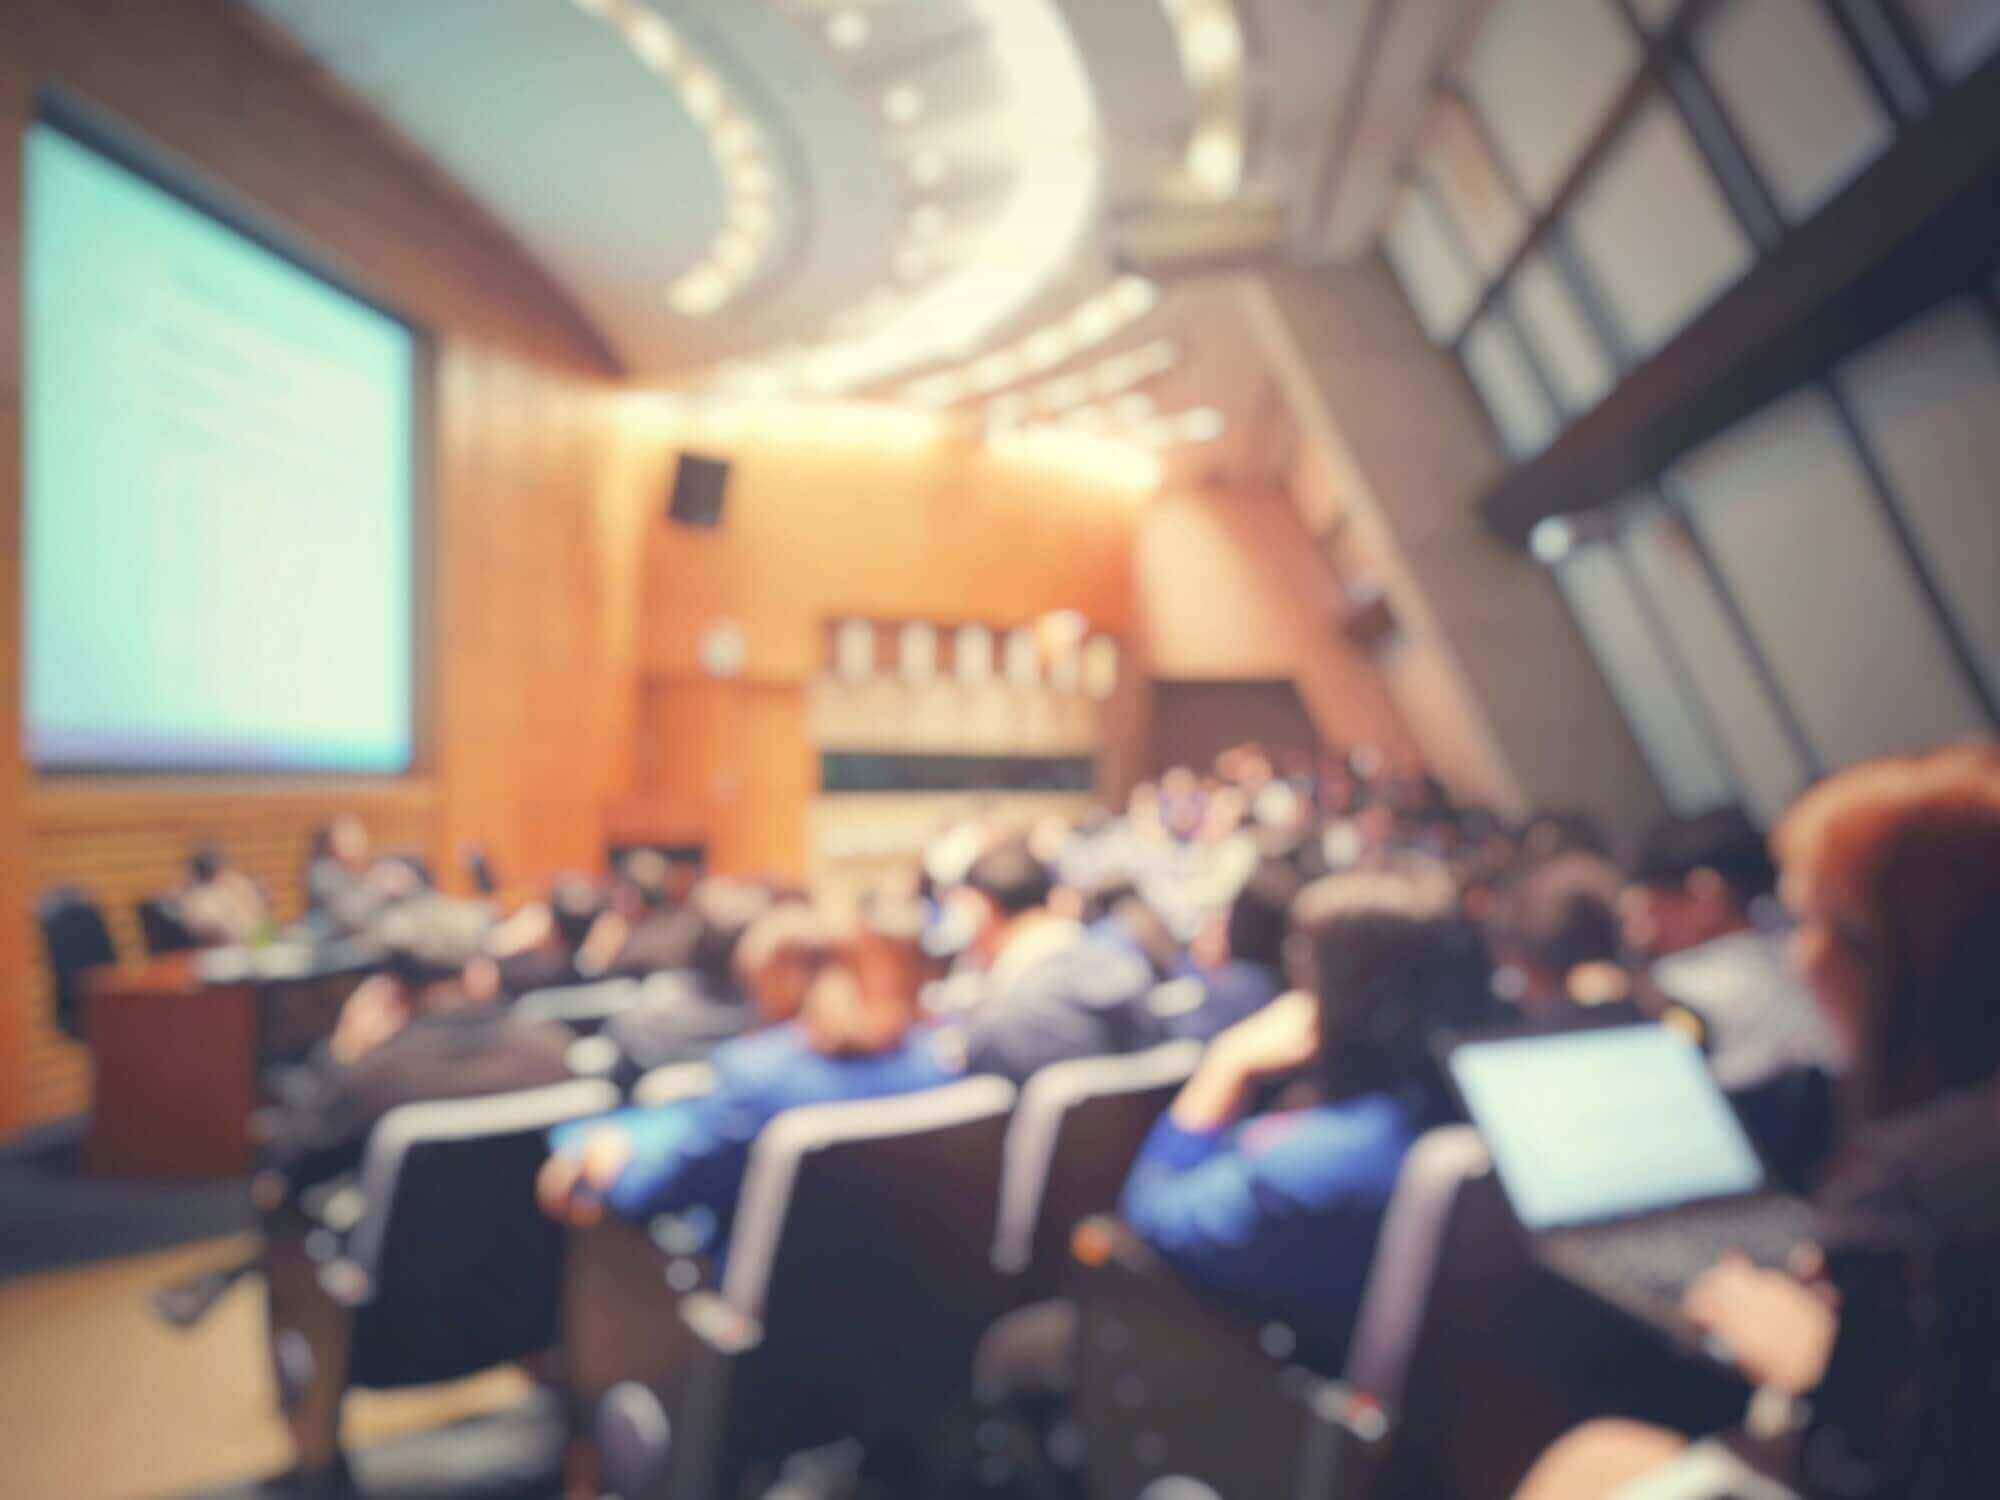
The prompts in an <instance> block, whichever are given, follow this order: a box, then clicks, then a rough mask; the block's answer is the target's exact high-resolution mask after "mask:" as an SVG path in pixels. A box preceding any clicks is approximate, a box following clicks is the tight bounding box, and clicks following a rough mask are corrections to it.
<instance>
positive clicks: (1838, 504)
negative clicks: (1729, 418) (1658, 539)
mask: <svg viewBox="0 0 2000 1500" xmlns="http://www.w3.org/2000/svg"><path fill="white" fill-rule="evenodd" d="M1673 477H1674V480H1675V483H1676V484H1677V485H1678V487H1679V488H1680V489H1681V490H1682V491H1683V492H1684V493H1685V494H1686V495H1687V497H1688V499H1689V502H1690V505H1691V508H1692V510H1693V513H1694V520H1695V524H1696V526H1697V527H1698V528H1699V529H1700V531H1701V534H1702V536H1703V538H1704V540H1705V541H1706V542H1707V544H1708V547H1709V551H1710V552H1711V554H1712V555H1713V556H1714V558H1715V560H1716V566H1717V568H1718V569H1719V571H1720V572H1721V573H1722V575H1723V576H1724V578H1725V579H1727V580H1728V586H1729V590H1730V592H1731V594H1732V595H1733V596H1734V597H1735V599H1736V601H1737V605H1738V607H1739V608H1740V609H1741V610H1742V612H1743V615H1744V618H1745V619H1746V621H1747V622H1748V623H1749V626H1750V629H1751V631H1752V633H1753V634H1754V635H1755V636H1756V638H1757V641H1758V643H1759V645H1760V646H1761V647H1762V648H1763V651H1764V654H1765V657H1766V659H1767V660H1768V661H1769V662H1770V664H1771V670H1772V671H1773V672H1774V673H1775V674H1776V675H1777V677H1778V680H1779V681H1780V682H1782V683H1783V684H1784V685H1785V693H1786V696H1787V697H1788V699H1789V700H1790V701H1791V703H1792V706H1793V707H1794V709H1795V710H1796V711H1797V713H1798V717H1799V721H1800V723H1801V725H1802V727H1803V728H1804V729H1805V731H1806V734H1807V735H1808V737H1809V738H1810V739H1811V740H1812V743H1813V747H1814V749H1815V750H1816V751H1817V752H1818V754H1819V757H1820V759H1821V760H1822V761H1823V762H1824V763H1826V764H1827V765H1828V766H1843V765H1848V764H1851V763H1853V762H1854V761H1858V760H1865V759H1867V758H1869V757H1870V756H1875V755H1885V754H1889V753H1891V752H1894V751H1900V750H1912V749H1918V748H1921V747H1923V746H1926V745H1933V744H1936V743H1938V742H1939V741H1941V740H1948V739H1954V738H1958V737H1960V736H1963V735H1966V734H1971V733H1976V732H1977V731H1979V730H1980V729H1982V728H1983V727H1985V726H1984V715H1983V714H1982V712H1981V710H1980V707H1979V704H1978V701H1977V700H1976V699H1975V698H1974V697H1973V696H1972V691H1971V689H1970V687H1969V686H1968V685H1967V683H1966V682H1965V680H1964V678H1963V677H1962V676H1961V675H1960V674H1959V671H1958V668H1957V664H1956V662H1955V661H1954V660H1953V658H1952V655H1951V652H1950V650H1949V648H1948V646H1947V644H1946V642H1945V639H1944V636H1943V634H1942V632H1941V630H1940V628H1939V626H1938V623H1937V620H1936V617H1935V616H1934V615H1932V614H1931V613H1930V612H1929V609H1928V607H1927V605H1926V604H1925V601H1924V597H1923V595H1922V592H1921V591H1920V589H1919V587H1918V585H1917V582H1916V579H1915V577H1914V576H1913V575H1912V573H1911V570H1910V568H1909V567H1908V564H1907V560H1906V557H1905V555H1904V553H1903V551H1902V550H1901V548H1900V547H1899V546H1898V544H1897V541H1896V538H1895V534H1894V532H1893V531H1892V530H1891V529H1890V526H1889V524H1888V522H1887V521H1886V520H1885V519H1884V517H1883V514H1882V510H1881V506H1880V503H1879V501H1878V500H1877V498H1876V496H1875V494H1874V492H1873V491H1872V489H1871V488H1870V485H1869V482H1868V476H1867V473H1866V471H1865V470H1864V469H1863V468H1862V466H1861V462H1860V459H1859V457H1858V456H1857V455H1856V453H1855V452H1854V449H1853V447H1852V446H1851V445H1850V444H1849V443H1848V441H1847V438H1846V435H1845V434H1844V433H1843V432H1842V430H1841V428H1840V425H1839V423H1838V421H1837V420H1836V418H1835V416H1834V413H1833V410H1832V407H1831V405H1830V404H1829V403H1828V401H1827V400H1826V398H1825V397H1824V396H1823V395H1821V394H1819V393H1818V392H1816V391H1804V392H1801V393H1800V394H1798V395H1795V396H1790V397H1787V398H1786V399H1785V400H1783V401H1780V402H1778V403H1777V404H1776V405H1774V406H1771V407H1768V408H1766V409H1765V410H1764V411H1763V412H1761V413H1760V414H1759V415H1757V416H1756V417H1754V418H1752V419H1751V420H1750V421H1747V422H1744V423H1742V424H1740V425H1738V426H1737V427H1735V428H1733V429H1732V430H1731V431H1729V432H1728V433H1726V434H1724V435H1723V436H1722V437H1720V438H1717V439H1716V440H1714V441H1713V442H1711V443H1709V444H1707V445H1706V446H1705V447H1703V448H1700V449H1698V450H1696V452H1695V453H1694V454H1692V455H1691V456H1690V457H1689V458H1687V459H1686V460H1684V461H1683V462H1682V464H1681V465H1680V466H1679V467H1678V468H1677V469H1676V470H1675V471H1674V476H1673Z"/></svg>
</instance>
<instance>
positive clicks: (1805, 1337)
mask: <svg viewBox="0 0 2000 1500" xmlns="http://www.w3.org/2000/svg"><path fill="white" fill-rule="evenodd" d="M1681 1307H1682V1310H1683V1311H1684V1312H1686V1314H1687V1315H1688V1317H1689V1319H1691V1320H1692V1321H1693V1322H1694V1324H1695V1326H1696V1327H1698V1328H1700V1329H1702V1330H1703V1331H1704V1332H1706V1333H1711V1334H1714V1335H1715V1336H1716V1337H1717V1338H1719V1339H1720V1340H1721V1341H1722V1342H1723V1343H1724V1344H1725V1345H1726V1346H1727V1347H1728V1349H1729V1352H1730V1355H1731V1356H1732V1357H1733V1358H1734V1359H1735V1361H1736V1363H1737V1365H1738V1367H1739V1368H1741V1369H1742V1371H1743V1373H1744V1374H1746V1375H1748V1376H1749V1377H1750V1378H1751V1379H1752V1380H1755V1381H1756V1382H1757V1383H1758V1384H1759V1385H1768V1386H1775V1387H1776V1388H1777V1389H1779V1390H1781V1391H1785V1392H1787V1393H1789V1394H1791V1395H1794V1396H1802V1395H1804V1394H1805V1393H1806V1392H1807V1391H1810V1390H1812V1389H1813V1388H1814V1387H1815V1386H1817V1385H1818V1384H1819V1383H1820V1380H1821V1379H1822V1378H1823V1377H1824V1376H1825V1374H1826V1363H1827V1359H1828V1358H1829V1357H1830V1356H1831V1355H1832V1353H1833V1338H1834V1334H1835V1333H1836V1332H1837V1331H1838V1330H1839V1327H1840V1314H1839V1309H1838V1304H1837V1302H1836V1300H1835V1298H1834V1295H1833V1292H1832V1289H1831V1288H1830V1287H1827V1286H1825V1285H1819V1286H1808V1285H1806V1284H1805V1283H1804V1282H1802V1281H1800V1280H1799V1279H1798V1278H1797V1277H1796V1276H1793V1275H1791V1274H1790V1273H1789V1272H1786V1271H1772V1270H1766V1269H1765V1268H1764V1267H1762V1266H1758V1265H1753V1264H1752V1263H1751V1262H1750V1261H1749V1260H1748V1259H1747V1258H1746V1257H1744V1256H1742V1255H1736V1254H1730V1255H1726V1256H1724V1257H1723V1258H1722V1259H1721V1260H1720V1261H1718V1262H1717V1263H1716V1264H1715V1265H1714V1266H1712V1267H1710V1268H1709V1269H1708V1270H1706V1271H1704V1272H1703V1273H1702V1274H1701V1275H1700V1276H1698V1277H1696V1278H1695V1281H1694V1284H1693V1285H1692V1286H1690V1287H1689V1288H1688V1290H1687V1295H1686V1296H1685V1297H1684V1298H1683V1299H1682V1302H1681Z"/></svg>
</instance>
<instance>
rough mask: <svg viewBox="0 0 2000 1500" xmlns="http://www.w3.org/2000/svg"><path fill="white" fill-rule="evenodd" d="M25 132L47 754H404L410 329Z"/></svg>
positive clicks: (113, 171) (29, 423) (35, 537)
mask: <svg viewBox="0 0 2000 1500" xmlns="http://www.w3.org/2000/svg"><path fill="white" fill-rule="evenodd" d="M24 149H25V168H26V200H27V201H26V265H25V270H24V276H23V292H24V297H23V316H24V318H25V338H26V368H25V377H26V383H25V401H24V421H25V426H26V431H25V443H26V470H25V476H24V477H25V481H26V501H25V513H26V526H27V535H26V580H25V591H26V619H25V633H26V644H25V654H26V683H25V699H26V701H25V705H24V707H25V720H26V739H27V750H28V754H29V756H30V758H31V759H32V760H33V762H34V763H35V764H36V765H38V766H40V767H43V768H45V769H52V770H77V769H92V770H106V771H131V770H169V769H172V770H206V771H315V772H322V771H323V772H333V771H338V772H396V771H403V770H406V769H408V767H409V764H410V735H411V677H412V670H413V668H412V662H413V649H412V619H413V614H414V611H413V600H412V587H413V582H412V560H411V546H412V533H413V513H414V512H413V491H414V474H415V466H414V462H413V454H412V444H413V441H414V438H413V428H414V411H415V395H416V392H415V378H416V340H415V335H414V333H413V332H412V331H411V329H410V328H409V327H408V326H406V325H405V324H403V323H401V322H399V321H397V320H396V319H394V318H392V317H390V316H388V315H387V314H385V313H383V312H381V311H379V310H378V309H376V308H374V307H372V306H370V305H369V304H368V303H366V302H364V301H362V300H360V299H359V298H357V297H354V296H352V295H350V294H348V293H346V292H344V291H341V290H340V289H339V288H337V287H336V286H334V285H333V284H332V283H331V282H329V281H326V280H324V279H322V278H321V277H319V276H316V275H314V274H313V273H311V272H309V271H306V270H304V269H302V268H301V267H299V266H298V265H296V264H294V263H293V262H292V261H290V260H289V259H287V258H285V257H284V256H282V255H279V254H277V253H275V252H273V251H271V250H268V249H266V248H264V247H263V246H262V245H260V244H258V243H257V242H256V241H254V240H252V239H250V238H249V237H247V236H246V235H244V234H242V233H239V232H238V231H236V230H235V229H232V228H230V227H229V226H227V225H225V224H224V223H222V222H221V221H220V220H218V219H216V218H214V217H212V216H210V215H209V214H206V213H204V212H202V211H201V210H199V209H197V208H195V207H193V206H192V205H191V204H190V203H189V202H188V201H186V200H184V199H182V198H181V197H179V196H176V195H175V194H173V193H170V192H168V191H166V190H165V189H163V188H161V187H160V186H158V185H156V184H155V183H154V182H152V181H150V180H149V179H147V178H146V177H144V176H141V175H140V174H138V173H136V172H134V171H131V170H129V169H128V168H126V167H124V166H121V165H119V164H118V163H117V162H116V161H114V160H112V159H111V158H110V157H108V156H106V155H103V154H101V153H100V152H98V151H96V150H94V149H92V148H91V147H90V146H87V145H85V144H83V143H82V141H80V140H79V139H78V138H77V137H76V136H73V135H71V134H69V133H67V132H66V131H64V130H63V129H60V128H58V127H57V126H56V125H54V124H52V123H51V122H49V121H47V120H43V121H39V122H37V123H36V124H35V125H34V126H32V127H31V128H30V130H29V132H28V134H27V136H26V142H25V148H24Z"/></svg>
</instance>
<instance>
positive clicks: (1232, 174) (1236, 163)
mask: <svg viewBox="0 0 2000 1500" xmlns="http://www.w3.org/2000/svg"><path fill="white" fill-rule="evenodd" d="M1187 169H1188V175H1189V176H1190V177H1192V178H1194V180H1195V183H1196V185H1197V186H1199V187H1200V188H1201V189H1202V190H1203V191H1204V192H1208V193H1212V194H1214V195H1215V196H1216V197H1218V198H1226V197H1228V196H1229V195H1230V194H1231V193H1234V192H1235V191H1236V189H1237V188H1238V187H1239V186H1241V185H1242V181H1243V137H1242V136H1240V135H1238V134H1237V133H1236V131H1235V130H1234V129H1232V128H1230V127H1227V126H1211V127H1208V128H1206V129H1203V130H1201V131H1199V132H1198V133H1197V134H1196V135H1195V138H1194V140H1193V142H1192V143H1191V144H1190V145H1189V146H1188V154H1187Z"/></svg>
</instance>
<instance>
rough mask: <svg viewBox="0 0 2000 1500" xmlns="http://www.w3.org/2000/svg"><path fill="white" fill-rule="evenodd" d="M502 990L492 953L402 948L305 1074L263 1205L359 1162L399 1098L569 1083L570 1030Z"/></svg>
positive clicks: (273, 1149) (267, 1160)
mask: <svg viewBox="0 0 2000 1500" xmlns="http://www.w3.org/2000/svg"><path fill="white" fill-rule="evenodd" d="M456 957H460V958H462V957H463V955H457V956H456ZM497 998H498V990H497V985H496V984H495V983H494V975H493V973H492V964H491V961H490V960H486V959H475V960H473V961H472V962H469V963H465V964H463V965H461V964H460V963H458V962H455V961H450V960H447V959H445V958H443V957H442V956H440V955H438V954H437V953H435V952H431V953H426V952H424V951H422V950H421V949H420V947H419V946H417V945H414V944H412V945H410V946H405V947H401V948H398V949H395V950H394V951H393V952H392V955H391V961H390V967H389V969H388V971H387V972H385V973H382V974H378V975H375V976H374V977H372V978H370V979H367V980H365V981H363V982H362V984H361V985H360V987H359V988H358V989H356V990H355V992H354V993H353V994H352V995H350V996H349V997H348V1000H347V1004H346V1005H345V1006H344V1007H343V1008H342V1010H341V1014H340V1021H339V1024H338V1026H337V1027H336V1028H335V1030H334V1033H333V1035H332V1037H331V1038H329V1039H328V1040H327V1041H326V1042H324V1043H322V1044H321V1046H320V1047H319V1048H317V1049H316V1050H315V1051H314V1053H313V1055H312V1057H311V1059H310V1060H309V1061H308V1063H307V1064H306V1065H305V1067H304V1068H303V1069H302V1070H300V1071H299V1073H297V1074H295V1075H294V1079H295V1083H296V1084H297V1086H296V1087H295V1088H294V1089H292V1090H289V1091H288V1096H287V1103H286V1105H285V1106H284V1107H283V1108H282V1109H281V1110H279V1111H278V1112H277V1114H276V1119H275V1125H274V1129H273V1131H272V1134H271V1136H270V1138H269V1140H268V1141H267V1143H266V1147H265V1151H264V1160H263V1165H264V1167H265V1168H266V1169H268V1171H267V1172H260V1173H259V1184H260V1186H259V1188H258V1197H259V1203H260V1206H261V1207H264V1208H266V1209H267V1210H269V1209H274V1208H276V1207H278V1206H280V1204H281V1202H282V1195H284V1194H287V1193H288V1194H290V1195H296V1194H298V1193H300V1192H302V1191H304V1190H305V1189H306V1188H308V1187H311V1186H313V1185H315V1184H317V1183H320V1182H324V1181H326V1180H327V1179H329V1178H332V1177H336V1176H339V1175H340V1174H342V1173H344V1172H350V1171H352V1170H354V1169H355V1168H356V1167H358V1166H359V1165H360V1164H361V1157H362V1154H363V1151H364V1149H365V1148H366V1146H367V1143H368V1133H369V1131H370V1130H372V1129H373V1128H374V1126H375V1122H376V1121H377V1120H379V1119H381V1118H382V1116H383V1115H385V1114H387V1113H388V1112H389V1111H390V1110H392V1109H394V1108H396V1107H397V1106H398V1105H401V1104H414V1103H417V1102H419V1101H422V1100H428V1099H463V1098H471V1097H474V1096H477V1095H481V1094H501V1093H508V1092H511V1091H513V1090H515V1089H526V1088H535V1087H538V1086H540V1085H543V1084H550V1083H561V1082H564V1081H565V1080H567V1079H568V1078H569V1076H570V1074H569V1069H568V1067H567V1066H566V1065H565V1062H564V1056H565V1053H566V1051H567V1049H568V1046H569V1041H570V1036H569V1033H568V1031H567V1030H565V1029H564V1028H563V1027H560V1026H537V1025H531V1024H527V1023H524V1022H521V1021H517V1020H515V1019H513V1018H512V1017H510V1016H509V1015H508V1014H507V1012H506V1011H505V1010H504V1009H502V1008H501V1007H500V1005H499V1004H497V1003H496V1002H497Z"/></svg>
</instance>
